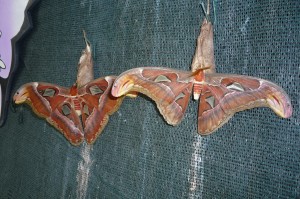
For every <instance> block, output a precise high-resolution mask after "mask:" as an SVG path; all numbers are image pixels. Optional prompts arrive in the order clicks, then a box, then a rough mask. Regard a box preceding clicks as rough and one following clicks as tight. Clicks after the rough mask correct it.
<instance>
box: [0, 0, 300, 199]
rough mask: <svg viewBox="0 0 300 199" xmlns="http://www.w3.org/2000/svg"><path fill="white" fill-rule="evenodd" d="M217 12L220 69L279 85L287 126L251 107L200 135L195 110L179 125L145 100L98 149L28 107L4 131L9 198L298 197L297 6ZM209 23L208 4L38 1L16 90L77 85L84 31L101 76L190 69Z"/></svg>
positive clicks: (224, 5)
mask: <svg viewBox="0 0 300 199" xmlns="http://www.w3.org/2000/svg"><path fill="white" fill-rule="evenodd" d="M205 3H206V1H205ZM214 7H215V9H214V12H213V16H215V17H213V18H214V22H215V27H214V29H215V32H214V36H215V37H214V38H215V40H214V43H215V58H216V66H217V71H218V72H220V73H236V74H244V75H250V76H256V77H260V78H264V79H268V80H271V81H273V82H275V83H277V84H278V85H280V86H281V87H283V88H284V89H285V90H286V92H287V93H288V94H289V96H290V97H291V100H292V104H293V107H294V113H293V116H292V117H291V118H290V119H281V118H279V117H278V116H276V115H275V114H274V113H273V112H272V111H271V110H270V109H267V108H259V109H251V110H248V111H244V112H240V113H237V114H235V116H234V117H233V118H232V119H231V120H230V121H229V122H228V123H227V124H226V125H224V126H223V127H222V128H221V129H219V130H218V131H217V132H215V133H214V134H212V135H210V136H205V137H201V136H199V135H198V134H197V109H198V103H197V102H195V101H192V100H191V101H190V104H189V106H188V109H187V111H186V114H185V118H184V120H183V121H182V123H181V124H180V125H179V126H176V127H172V126H169V125H167V124H166V122H165V121H164V120H163V118H162V117H161V116H160V114H159V112H158V110H157V108H156V107H155V104H154V103H153V102H152V101H151V100H150V99H148V98H147V97H144V96H141V97H138V98H137V99H129V98H126V99H125V100H124V102H123V104H122V106H121V107H120V109H119V111H117V112H116V113H115V114H114V115H112V116H111V117H110V121H109V123H108V125H107V127H106V128H105V130H104V131H103V133H102V135H101V136H100V137H99V138H98V140H97V141H96V142H95V144H94V145H93V146H91V147H89V146H86V145H82V146H80V147H74V146H72V145H70V144H69V143H68V141H67V140H66V139H65V138H64V137H63V136H62V135H61V134H60V133H59V132H58V131H57V130H55V129H54V128H53V127H52V126H50V125H48V124H47V123H46V122H45V121H44V120H42V119H40V118H38V117H37V116H36V115H35V114H33V113H32V111H31V110H30V109H29V108H28V107H27V106H26V107H24V108H22V106H19V107H18V108H17V110H16V112H15V113H14V112H13V111H12V110H10V111H9V115H8V120H7V122H6V124H5V126H4V127H3V128H1V129H0V131H1V133H0V158H1V159H0V162H1V163H0V171H1V172H0V179H1V181H0V195H1V196H3V198H298V197H300V180H299V177H300V147H299V146H300V116H299V114H300V95H299V90H300V69H299V63H300V56H299V52H300V49H299V48H300V47H299V46H300V39H299V31H300V4H299V2H297V0H273V1H255V0H250V1H247V2H246V1H242V0H230V1H221V0H218V1H217V0H215V2H214ZM212 11H213V9H212ZM203 17H204V14H203V12H202V10H201V6H200V2H199V1H188V0H187V1H171V0H170V1H156V2H154V1H140V0H128V1H111V0H109V1H92V0H89V1H87V0H81V1H58V0H48V1H41V2H40V3H39V4H37V5H36V6H35V8H34V10H33V12H32V19H33V24H34V28H33V30H32V31H31V33H30V34H29V35H28V36H27V37H26V38H25V40H24V41H23V42H22V44H21V46H20V49H21V56H20V58H21V62H20V63H21V64H20V66H19V69H18V72H17V73H18V74H17V75H16V77H15V80H14V84H13V85H14V86H13V92H14V91H15V90H16V89H17V88H18V87H20V86H21V85H22V84H24V83H27V82H31V81H43V82H50V83H56V84H59V85H62V86H65V87H68V86H71V85H72V84H73V83H74V82H75V79H76V72H77V71H76V69H77V62H78V59H79V57H80V53H81V50H82V49H83V48H84V47H85V44H84V41H83V35H82V29H84V30H85V31H86V32H87V36H88V38H89V40H90V42H91V43H92V45H93V51H94V53H93V55H94V60H95V76H97V77H100V76H105V75H118V74H120V73H121V72H123V71H125V70H128V69H131V68H134V67H139V66H165V67H170V68H174V69H181V70H190V64H191V60H192V56H193V53H194V49H195V44H196V38H197V36H198V34H199V28H200V24H201V22H202V19H203Z"/></svg>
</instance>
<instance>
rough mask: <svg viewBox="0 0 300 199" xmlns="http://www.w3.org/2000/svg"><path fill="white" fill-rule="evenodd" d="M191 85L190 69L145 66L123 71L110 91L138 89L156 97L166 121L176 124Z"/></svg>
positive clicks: (183, 108) (117, 92) (188, 95)
mask: <svg viewBox="0 0 300 199" xmlns="http://www.w3.org/2000/svg"><path fill="white" fill-rule="evenodd" d="M192 87H193V77H192V73H191V72H187V71H179V70H172V69H169V68H158V67H144V68H135V69H131V70H128V71H126V72H124V73H122V74H121V75H120V76H119V77H118V78H117V79H116V81H115V83H114V85H113V88H112V94H113V95H114V96H122V95H126V94H128V93H130V92H140V93H142V94H144V95H146V96H148V97H150V98H151V99H152V100H154V101H155V103H156V105H157V107H158V109H159V111H160V113H161V114H162V116H163V117H164V119H165V120H166V121H167V123H169V124H171V125H177V124H178V123H180V121H181V120H182V118H183V116H184V113H185V111H186V108H187V105H188V102H189V99H190V95H191V92H192Z"/></svg>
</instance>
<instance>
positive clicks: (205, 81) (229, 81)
mask: <svg viewBox="0 0 300 199" xmlns="http://www.w3.org/2000/svg"><path fill="white" fill-rule="evenodd" d="M202 8H203V10H205V9H204V7H203V4H202ZM132 91H135V92H140V93H142V94H145V95H146V96H148V97H150V98H151V99H152V100H154V101H155V103H156V105H157V107H158V109H159V111H160V113H161V114H162V116H163V117H164V119H165V120H166V121H167V123H168V124H170V125H177V124H179V123H180V122H181V120H182V119H183V117H184V114H185V111H186V109H187V105H188V103H189V100H190V96H191V94H192V93H193V96H194V99H195V100H199V108H198V133H199V134H202V135H207V134H210V133H212V132H214V131H216V130H217V129H218V128H220V127H221V126H222V125H224V124H225V123H226V122H227V121H228V120H229V119H230V118H231V117H232V116H233V115H234V114H235V113H236V112H238V111H243V110H246V109H251V108H254V107H269V108H271V109H272V110H273V111H274V112H275V113H276V114H277V115H279V116H281V117H283V118H288V117H290V116H291V115H292V105H291V101H290V99H289V97H288V95H287V94H286V93H285V91H284V90H283V89H282V88H281V87H279V86H278V85H276V84H275V83H272V82H270V81H267V80H264V79H260V78H256V77H250V76H244V75H235V74H221V73H216V69H215V60H214V44H213V25H212V23H211V22H210V20H209V0H208V4H207V10H206V12H205V18H204V20H203V22H202V25H201V30H200V34H199V36H198V38H197V46H196V50H195V54H194V57H193V60H192V64H191V71H181V70H173V69H170V68H162V67H141V68H134V69H131V70H128V71H125V72H123V73H122V74H121V75H119V76H118V77H117V79H116V80H115V82H114V84H113V87H112V95H113V96H115V97H121V96H124V95H126V94H127V93H129V92H132Z"/></svg>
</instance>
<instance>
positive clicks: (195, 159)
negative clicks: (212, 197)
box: [188, 135, 205, 198]
mask: <svg viewBox="0 0 300 199" xmlns="http://www.w3.org/2000/svg"><path fill="white" fill-rule="evenodd" d="M193 147H194V151H193V154H192V156H191V161H190V170H189V178H188V181H189V184H190V186H189V198H202V193H203V181H204V156H205V150H204V149H205V144H204V142H203V137H202V136H199V135H195V137H194V142H193Z"/></svg>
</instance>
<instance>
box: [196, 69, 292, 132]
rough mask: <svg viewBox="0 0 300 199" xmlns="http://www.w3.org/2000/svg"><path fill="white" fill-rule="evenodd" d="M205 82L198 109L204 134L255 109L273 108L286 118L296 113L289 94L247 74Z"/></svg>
mask: <svg viewBox="0 0 300 199" xmlns="http://www.w3.org/2000/svg"><path fill="white" fill-rule="evenodd" d="M205 82H206V84H205V85H204V86H203V90H202V93H201V95H200V102H199V110H198V132H199V133H200V134H203V135H206V134H210V133H212V132H214V131H216V130H217V129H218V128H219V127H221V126H222V125H224V124H225V123H226V122H227V121H228V120H229V119H230V118H231V117H232V116H233V115H234V113H236V112H239V111H243V110H246V109H251V108H254V107H269V108H271V109H272V110H273V111H274V112H275V113H276V114H278V115H279V116H281V117H284V118H288V117H290V116H291V114H292V106H291V101H290V99H289V97H288V95H287V94H286V93H285V91H284V90H283V89H282V88H281V87H279V86H278V85H276V84H274V83H272V82H270V81H267V80H263V79H259V78H255V77H250V76H243V75H226V74H207V75H206V79H205Z"/></svg>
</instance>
